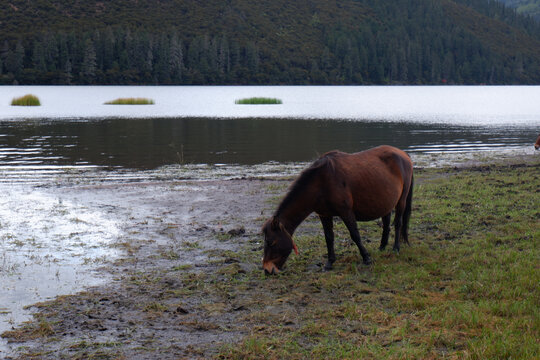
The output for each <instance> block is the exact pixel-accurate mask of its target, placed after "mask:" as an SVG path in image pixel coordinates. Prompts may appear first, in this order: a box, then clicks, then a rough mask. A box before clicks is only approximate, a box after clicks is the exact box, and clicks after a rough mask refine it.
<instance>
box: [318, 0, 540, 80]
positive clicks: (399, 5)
mask: <svg viewBox="0 0 540 360" xmlns="http://www.w3.org/2000/svg"><path fill="white" fill-rule="evenodd" d="M369 1H370V0H368V2H369ZM371 2H372V7H373V9H375V11H377V13H378V15H380V16H381V17H383V16H386V17H391V18H393V19H394V21H393V22H392V23H390V24H388V26H384V27H381V25H380V23H379V22H377V20H376V19H371V20H368V21H366V22H365V23H363V24H362V25H361V26H359V28H358V29H356V30H351V29H347V28H345V27H343V26H338V27H336V28H334V29H332V30H331V31H327V32H326V36H325V48H324V51H323V53H322V56H321V57H320V58H318V59H313V60H312V65H311V79H312V81H313V82H314V83H319V84H324V83H328V82H330V83H345V84H350V83H358V84H445V83H448V84H517V83H538V82H539V81H540V59H538V58H535V57H531V56H527V55H525V54H522V53H520V52H512V53H511V54H510V55H509V56H502V55H500V54H496V53H494V52H493V51H491V50H490V49H488V48H486V46H485V45H483V44H482V43H481V42H480V41H479V40H478V39H477V38H476V37H474V36H473V35H472V34H471V33H469V32H467V31H466V30H465V29H463V28H461V27H459V26H457V25H455V24H453V23H452V22H451V20H450V19H448V18H447V17H445V16H444V12H443V9H442V8H441V7H440V5H439V4H440V3H438V2H433V1H431V2H430V1H416V0H401V1H397V2H396V3H394V5H395V6H392V7H378V6H377V1H375V0H371ZM496 4H497V7H496V8H497V9H500V10H501V12H503V10H506V11H507V12H510V10H509V9H505V8H504V7H503V6H501V5H500V3H498V2H497V3H496ZM486 9H492V8H491V7H489V8H486ZM514 14H515V11H514ZM403 15H405V16H403ZM410 19H421V21H410ZM539 34H540V33H539Z"/></svg>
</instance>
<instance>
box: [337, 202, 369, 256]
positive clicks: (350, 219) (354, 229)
mask: <svg viewBox="0 0 540 360" xmlns="http://www.w3.org/2000/svg"><path fill="white" fill-rule="evenodd" d="M341 219H342V220H343V222H344V223H345V226H347V229H348V230H349V233H350V234H351V239H352V241H354V243H355V244H356V246H358V250H360V254H361V255H362V260H363V261H364V264H365V265H369V264H371V257H370V256H369V252H368V251H367V250H366V248H365V247H364V245H362V241H361V240H360V233H359V232H358V226H357V224H356V217H355V216H354V214H352V213H351V214H350V215H347V216H342V217H341Z"/></svg>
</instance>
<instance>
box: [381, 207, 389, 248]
mask: <svg viewBox="0 0 540 360" xmlns="http://www.w3.org/2000/svg"><path fill="white" fill-rule="evenodd" d="M391 216H392V212H390V213H389V214H388V215H385V216H383V217H382V223H383V231H382V238H381V246H380V247H379V250H381V251H382V250H384V249H385V248H386V245H388V237H389V236H390V217H391Z"/></svg>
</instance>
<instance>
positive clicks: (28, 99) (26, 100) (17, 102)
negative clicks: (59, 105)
mask: <svg viewBox="0 0 540 360" xmlns="http://www.w3.org/2000/svg"><path fill="white" fill-rule="evenodd" d="M11 105H12V106H40V105H41V103H40V102H39V99H38V97H37V96H35V95H32V94H28V95H24V96H21V97H18V98H14V99H13V100H11Z"/></svg>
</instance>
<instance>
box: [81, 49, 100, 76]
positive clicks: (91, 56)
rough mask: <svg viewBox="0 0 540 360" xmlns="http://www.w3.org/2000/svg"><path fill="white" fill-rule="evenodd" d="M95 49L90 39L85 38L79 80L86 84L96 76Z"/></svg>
mask: <svg viewBox="0 0 540 360" xmlns="http://www.w3.org/2000/svg"><path fill="white" fill-rule="evenodd" d="M96 66H97V63H96V49H95V48H94V42H93V41H92V39H90V38H88V39H86V41H85V43H84V57H83V62H82V65H81V80H82V81H83V82H84V83H86V84H92V83H93V82H94V79H95V77H96Z"/></svg>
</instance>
